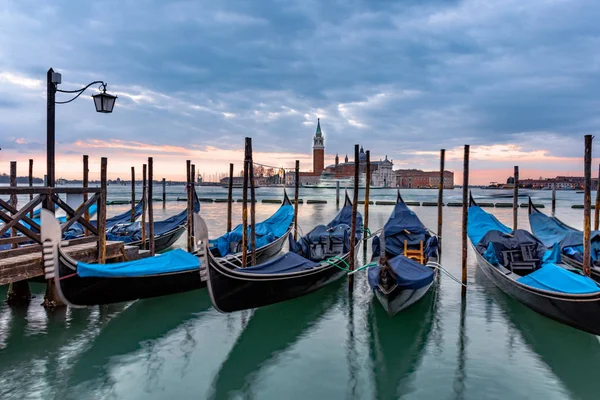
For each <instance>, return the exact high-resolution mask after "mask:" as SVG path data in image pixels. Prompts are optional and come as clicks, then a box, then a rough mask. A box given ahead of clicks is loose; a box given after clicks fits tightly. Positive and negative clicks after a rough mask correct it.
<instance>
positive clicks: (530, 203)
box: [527, 196, 538, 215]
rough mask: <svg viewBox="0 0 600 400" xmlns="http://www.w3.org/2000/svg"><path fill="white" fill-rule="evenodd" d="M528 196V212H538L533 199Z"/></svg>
mask: <svg viewBox="0 0 600 400" xmlns="http://www.w3.org/2000/svg"><path fill="white" fill-rule="evenodd" d="M527 198H528V199H529V204H528V207H527V208H528V213H529V215H531V214H533V213H534V212H538V209H537V208H535V205H534V204H533V201H531V196H527Z"/></svg>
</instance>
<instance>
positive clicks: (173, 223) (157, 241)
mask: <svg viewBox="0 0 600 400" xmlns="http://www.w3.org/2000/svg"><path fill="white" fill-rule="evenodd" d="M193 199H194V200H193V202H194V212H196V213H197V212H199V211H200V200H199V199H198V195H197V194H196V191H195V190H194V191H193ZM149 226H150V224H149V223H148V222H146V234H147V233H148V230H149ZM186 228H187V210H183V211H181V212H180V213H179V214H176V215H173V216H172V217H169V218H167V219H165V220H163V221H157V222H155V223H154V249H155V250H156V252H157V253H159V252H162V251H165V250H166V249H168V248H169V247H171V246H173V245H174V244H175V242H176V241H177V239H179V238H180V237H181V235H183V232H185V230H186ZM106 240H113V241H119V242H124V243H126V244H128V245H130V246H138V247H142V245H143V247H144V248H146V249H147V248H148V246H149V243H150V239H149V238H148V237H146V239H145V241H144V240H143V239H142V223H141V222H139V221H138V222H131V223H127V224H117V225H114V226H113V227H112V228H110V229H107V231H106Z"/></svg>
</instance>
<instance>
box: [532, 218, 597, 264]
mask: <svg viewBox="0 0 600 400" xmlns="http://www.w3.org/2000/svg"><path fill="white" fill-rule="evenodd" d="M529 224H530V225H531V230H532V232H533V233H534V234H535V235H536V237H538V238H539V239H540V240H541V241H542V242H543V243H544V245H546V246H547V247H552V246H554V245H555V244H556V243H558V245H559V247H560V249H561V251H562V253H563V254H566V255H568V256H570V257H572V258H574V259H576V260H578V261H580V262H583V232H582V231H580V230H577V229H575V228H572V227H570V226H568V225H565V224H564V223H563V222H562V221H560V220H559V219H558V218H555V217H550V216H548V215H546V214H544V213H541V212H539V211H537V210H534V211H533V212H532V213H531V214H530V215H529ZM590 243H591V251H590V254H591V256H592V260H594V261H596V260H598V259H600V232H599V231H592V232H591V234H590Z"/></svg>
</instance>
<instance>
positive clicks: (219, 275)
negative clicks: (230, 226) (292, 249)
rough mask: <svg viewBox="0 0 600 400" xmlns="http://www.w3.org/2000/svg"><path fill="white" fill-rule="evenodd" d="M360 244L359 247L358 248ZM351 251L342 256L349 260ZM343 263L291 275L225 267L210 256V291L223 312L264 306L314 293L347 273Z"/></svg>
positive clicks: (214, 303) (217, 306) (215, 304)
mask: <svg viewBox="0 0 600 400" xmlns="http://www.w3.org/2000/svg"><path fill="white" fill-rule="evenodd" d="M358 247H359V245H357V246H356V249H358ZM348 258H349V254H345V255H344V256H343V257H342V259H343V260H344V261H346V262H347V260H348ZM342 264H343V263H341V262H340V261H338V262H336V263H335V265H328V266H325V267H319V268H316V269H315V270H308V271H301V272H296V273H289V274H273V275H271V274H264V275H261V274H245V273H238V272H236V271H232V270H227V269H225V268H224V267H223V266H222V265H221V264H220V263H219V262H218V260H217V259H214V258H213V257H209V269H208V279H209V280H210V283H209V292H210V295H211V299H212V301H213V306H214V307H215V308H216V309H217V310H219V311H220V312H225V313H228V312H234V311H240V310H246V309H250V308H257V307H264V306H267V305H270V304H275V303H280V302H283V301H286V300H290V299H293V298H296V297H300V296H304V295H306V294H309V293H312V292H315V291H317V290H319V289H321V288H322V287H324V286H326V285H328V284H329V283H331V282H334V281H336V280H338V279H340V278H341V277H342V276H344V275H346V271H344V270H342V269H340V268H339V267H338V266H341V265H342Z"/></svg>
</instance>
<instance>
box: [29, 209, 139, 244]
mask: <svg viewBox="0 0 600 400" xmlns="http://www.w3.org/2000/svg"><path fill="white" fill-rule="evenodd" d="M143 205H144V204H143V200H140V201H139V202H138V203H137V204H136V205H135V208H134V214H135V215H134V218H133V221H135V220H136V219H138V218H139V217H140V215H142V210H143ZM38 215H39V212H38ZM133 221H132V220H131V210H127V211H124V212H122V213H121V214H117V215H115V216H114V217H110V218H107V219H106V229H107V230H109V229H112V228H113V227H114V226H116V225H121V224H127V223H129V222H133ZM90 224H91V225H92V226H94V227H96V226H98V221H97V220H91V221H90ZM84 232H85V227H84V226H83V225H81V224H80V223H79V222H75V223H74V224H73V225H71V226H70V227H69V229H67V232H65V235H64V239H65V240H71V239H75V238H78V237H82V236H83V234H84Z"/></svg>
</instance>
